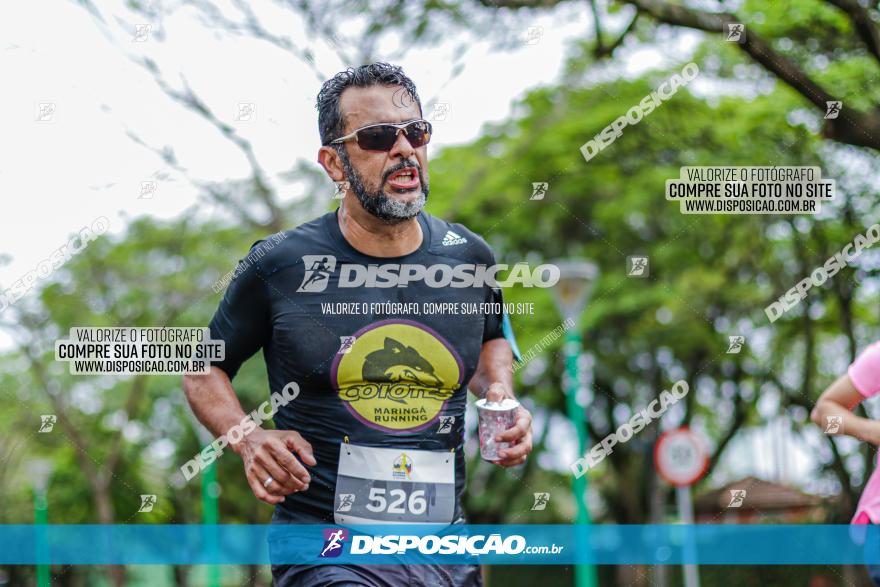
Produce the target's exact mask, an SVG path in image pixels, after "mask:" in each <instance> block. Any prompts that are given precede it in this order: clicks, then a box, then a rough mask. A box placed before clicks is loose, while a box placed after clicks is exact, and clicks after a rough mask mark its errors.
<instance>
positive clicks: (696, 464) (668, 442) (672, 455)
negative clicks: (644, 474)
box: [654, 427, 709, 487]
mask: <svg viewBox="0 0 880 587" xmlns="http://www.w3.org/2000/svg"><path fill="white" fill-rule="evenodd" d="M654 465H655V466H656V467H657V472H658V473H659V474H660V476H661V477H663V478H664V479H665V480H666V481H668V482H669V483H671V484H672V485H675V486H676V487H687V486H688V485H693V484H694V483H696V482H697V481H699V480H700V478H701V477H702V476H703V475H705V474H706V469H708V468H709V452H708V451H707V450H706V447H705V444H704V443H703V441H702V439H701V438H700V437H699V436H698V435H697V434H696V433H695V432H693V431H692V430H691V429H690V428H687V427H682V428H676V429H675V430H669V431H668V432H664V433H663V434H661V435H660V438H658V439H657V444H656V445H655V446H654Z"/></svg>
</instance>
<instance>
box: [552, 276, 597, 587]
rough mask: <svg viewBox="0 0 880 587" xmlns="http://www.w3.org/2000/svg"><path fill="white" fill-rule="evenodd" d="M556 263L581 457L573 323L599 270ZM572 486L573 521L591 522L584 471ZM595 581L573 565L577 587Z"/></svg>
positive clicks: (568, 395)
mask: <svg viewBox="0 0 880 587" xmlns="http://www.w3.org/2000/svg"><path fill="white" fill-rule="evenodd" d="M555 265H556V266H557V267H559V282H558V283H557V284H556V286H555V287H554V288H553V298H554V301H555V302H556V306H557V308H558V309H559V313H560V314H561V315H562V317H563V319H564V320H566V321H568V322H573V323H574V324H572V325H570V326H568V329H567V330H566V333H565V347H564V351H565V383H566V384H565V406H566V411H567V413H568V418H569V420H571V423H572V425H573V426H574V429H575V434H576V436H577V446H578V457H581V456H583V454H584V453H585V452H586V449H587V429H586V425H585V423H584V418H585V412H584V406H583V405H581V403H580V402H578V399H577V393H578V389H579V388H580V366H579V365H578V358H579V357H580V354H581V350H582V348H583V344H582V340H581V335H580V333H579V332H578V329H577V328H576V327H575V325H576V324H577V321H578V319H579V318H580V316H581V314H582V313H583V311H584V308H585V307H586V305H587V300H588V298H589V296H590V293H591V290H592V288H593V284H594V283H595V281H596V277H597V276H598V274H599V270H598V268H597V267H596V266H595V265H594V264H593V263H590V262H588V261H584V260H566V261H557V262H556V263H555ZM571 489H572V494H573V495H574V500H575V512H576V516H575V523H576V524H577V525H578V526H581V525H587V524H590V523H591V521H590V510H589V509H588V508H587V502H586V499H587V476H586V474H584V475H581V476H580V477H575V479H574V480H573V481H572V487H571ZM597 584H598V583H597V580H596V569H595V567H593V566H591V565H576V566H575V586H576V587H596V585H597Z"/></svg>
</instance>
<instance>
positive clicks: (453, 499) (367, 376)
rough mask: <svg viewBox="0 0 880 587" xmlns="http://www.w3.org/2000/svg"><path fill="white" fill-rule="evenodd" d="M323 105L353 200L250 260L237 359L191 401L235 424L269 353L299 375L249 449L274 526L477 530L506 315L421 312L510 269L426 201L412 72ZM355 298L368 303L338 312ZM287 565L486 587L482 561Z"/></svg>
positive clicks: (229, 306)
mask: <svg viewBox="0 0 880 587" xmlns="http://www.w3.org/2000/svg"><path fill="white" fill-rule="evenodd" d="M317 106H318V112H319V114H318V125H319V130H320V135H321V143H322V145H323V146H322V147H321V148H320V149H319V151H318V162H319V163H320V164H321V165H322V166H323V168H324V169H325V170H326V172H327V175H329V176H330V178H331V179H333V180H334V181H336V182H348V185H349V186H350V189H348V190H346V193H345V196H344V197H343V199H342V203H341V205H340V206H339V209H338V210H336V211H335V212H331V213H328V214H325V215H324V216H321V217H320V218H318V219H316V220H313V221H311V222H308V223H306V224H303V225H301V226H299V227H298V228H296V229H294V230H292V231H289V232H287V233H285V238H284V239H282V240H281V241H280V242H279V243H278V244H276V245H275V246H274V247H272V248H271V250H268V251H261V253H265V254H261V255H253V257H255V258H258V259H259V260H258V261H256V262H254V263H249V264H248V266H247V267H244V265H243V271H241V273H240V274H239V275H237V276H236V277H235V279H234V280H233V281H232V282H231V283H230V285H229V288H228V289H227V291H226V294H225V296H224V297H223V300H222V301H221V303H220V306H219V308H218V309H217V312H216V314H215V315H214V318H213V319H212V320H211V324H210V330H211V337H212V339H218V340H223V341H225V348H226V354H225V359H224V360H223V361H219V362H215V363H214V365H213V366H212V368H211V372H210V374H208V375H188V376H186V377H185V379H184V389H185V391H186V395H187V399H188V400H189V402H190V405H191V406H192V408H193V411H194V412H195V414H196V416H197V417H198V419H199V421H201V422H202V423H203V424H204V425H205V426H206V427H207V428H208V429H209V430H211V432H213V433H214V434H217V435H222V434H225V433H226V431H227V430H229V429H230V428H231V427H232V426H234V425H236V424H238V423H239V422H240V421H241V419H242V418H243V417H244V416H245V413H244V411H243V410H242V408H241V405H240V404H239V402H238V399H237V397H236V395H235V392H234V390H233V388H232V385H231V383H230V382H231V380H232V379H233V378H234V377H235V374H236V373H237V372H238V369H239V367H240V366H241V364H242V363H243V362H244V361H245V360H247V359H248V358H249V357H251V356H252V355H253V354H254V353H256V352H257V351H258V350H260V349H262V350H263V357H264V359H265V361H266V367H267V371H268V376H269V388H270V391H278V390H281V389H283V388H284V386H285V385H286V384H288V383H290V382H295V383H297V384H298V385H299V387H300V390H301V391H300V394H299V395H298V397H297V398H296V399H295V400H294V401H292V402H291V403H289V404H288V405H286V406H283V407H281V408H280V410H279V411H278V412H277V414H276V415H275V418H274V420H275V426H276V430H264V429H262V428H260V427H257V428H256V429H255V430H254V431H253V432H251V433H250V434H248V435H246V436H244V437H243V438H242V440H241V441H240V442H238V443H237V444H235V445H233V446H232V448H233V450H235V452H236V453H238V454H239V455H240V456H241V457H242V460H243V461H244V468H245V475H246V476H247V480H248V483H249V485H250V487H251V490H252V491H253V493H254V495H255V496H256V497H257V499H260V500H262V501H264V502H266V503H269V504H273V505H275V506H276V507H275V513H274V516H273V522H274V523H322V524H334V523H335V524H346V523H351V524H355V523H370V522H374V523H375V522H415V523H461V522H462V521H463V515H462V510H461V495H462V492H463V490H464V486H465V455H464V450H463V449H464V412H465V404H466V401H467V397H466V396H467V393H466V389H468V388H469V389H470V390H471V391H472V393H474V394H475V395H477V396H478V397H488V398H489V399H492V400H496V401H499V400H501V399H502V398H504V397H510V398H512V397H513V387H512V381H513V379H512V370H511V363H512V351H511V344H510V343H509V342H508V341H507V340H506V339H505V331H506V330H508V328H507V327H506V326H505V320H506V318H505V317H504V316H503V314H502V313H501V312H498V313H490V314H488V315H486V314H475V313H472V312H471V313H464V312H460V313H444V314H423V313H421V312H418V311H413V308H416V309H417V308H419V307H421V305H422V304H423V303H437V304H441V303H451V304H468V305H470V306H469V307H478V306H479V304H484V303H497V302H500V301H501V293H500V290H498V289H497V288H492V287H490V286H489V285H484V284H483V283H482V282H479V280H478V283H477V284H476V285H475V286H466V287H461V286H459V287H450V286H449V285H438V284H439V283H441V281H442V276H443V275H444V274H446V273H448V272H451V271H453V270H455V271H456V272H459V271H461V272H459V273H456V275H458V276H459V277H461V276H462V275H464V276H465V277H467V275H466V273H467V270H469V268H471V269H472V268H474V267H476V268H477V269H478V268H479V267H480V266H484V267H485V266H490V265H494V264H495V260H494V256H493V254H492V251H491V249H490V248H489V246H488V245H487V244H486V243H485V241H484V240H483V239H482V238H480V237H479V236H477V235H476V234H474V233H473V232H471V231H470V230H468V229H467V228H465V227H464V226H462V225H460V224H450V223H448V222H445V221H443V220H440V219H438V218H435V217H433V216H431V215H430V214H427V213H426V212H423V211H422V209H423V207H424V206H425V203H426V201H427V199H428V192H429V186H428V154H427V144H428V142H429V140H430V138H431V125H430V123H429V122H427V121H425V120H424V119H423V118H422V110H421V103H420V101H419V97H418V94H417V92H416V88H415V85H414V84H413V82H412V81H411V80H410V79H409V78H408V77H407V76H406V75H405V74H404V73H403V71H402V70H401V69H400V68H399V67H395V66H391V65H388V64H385V63H374V64H372V65H365V66H362V67H358V68H356V69H348V70H346V71H343V72H341V73H339V74H337V75H335V76H334V77H333V78H331V79H330V80H328V81H327V82H325V83H324V85H323V87H322V88H321V91H320V94H319V95H318V104H317ZM261 242H262V241H261ZM260 246H261V245H260V243H256V244H255V245H254V248H259V247H260ZM266 248H268V247H266ZM252 250H253V249H252ZM438 280H441V281H438ZM341 302H344V304H339V305H340V306H344V307H346V308H359V309H360V311H358V312H335V311H330V310H331V309H332V308H333V304H337V303H341ZM389 302H392V303H389ZM446 307H452V306H446ZM383 308H404V309H408V310H410V311H409V313H403V314H402V313H400V312H389V311H385V310H384V309H383ZM499 440H501V441H507V442H510V443H511V446H510V448H509V449H507V450H503V451H501V453H500V457H501V458H500V461H498V464H499V465H501V466H504V467H511V466H515V465H519V464H522V463H523V462H525V460H526V457H527V455H528V454H529V453H530V452H531V450H532V433H531V415H530V414H529V413H528V411H526V410H525V409H522V408H520V411H519V414H518V418H517V422H516V426H515V427H514V428H511V429H510V430H508V431H507V432H505V433H503V434H502V435H501V436H500V437H499ZM272 572H273V576H274V578H275V584H276V585H280V586H285V587H298V586H315V585H362V586H383V587H384V586H397V585H425V584H432V585H438V586H439V585H450V586H452V585H455V586H462V585H464V586H479V585H482V581H481V579H480V574H479V568H478V567H477V566H474V565H449V566H439V565H410V566H403V565H400V566H390V565H382V566H343V565H334V566H329V565H314V566H311V565H278V566H274V567H273V569H272Z"/></svg>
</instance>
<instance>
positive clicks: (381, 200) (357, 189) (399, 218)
mask: <svg viewBox="0 0 880 587" xmlns="http://www.w3.org/2000/svg"><path fill="white" fill-rule="evenodd" d="M337 152H338V153H339V158H340V159H342V169H343V171H345V177H346V179H347V180H348V185H349V187H350V188H351V190H352V191H353V192H354V195H355V197H357V199H358V201H359V202H360V203H361V206H363V207H364V210H366V211H367V212H369V213H370V214H372V215H373V216H375V217H376V218H379V219H380V220H382V221H384V222H386V223H388V224H399V223H401V222H403V221H404V220H409V219H410V218H415V217H416V216H417V215H418V214H419V212H421V211H422V209H423V208H424V207H425V204H426V203H427V202H428V192H429V191H430V189H429V187H428V186H427V185H426V184H425V181H424V178H423V177H422V173H421V170H419V179H420V180H421V184H422V192H421V193H420V194H419V196H418V197H417V198H416V199H415V200H412V201H410V202H406V203H404V202H400V201H398V200H395V199H393V198H389V197H388V196H387V195H386V194H385V192H384V191H382V190H381V189H379V190H377V191H375V192H371V191H370V190H368V189H367V187H366V186H365V185H364V178H363V177H362V176H361V174H359V173H358V172H357V171H355V169H354V167H352V165H351V161H350V160H349V159H348V153H347V152H346V151H345V147H343V148H342V149H338V150H337Z"/></svg>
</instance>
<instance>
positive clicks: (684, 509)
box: [675, 485, 700, 587]
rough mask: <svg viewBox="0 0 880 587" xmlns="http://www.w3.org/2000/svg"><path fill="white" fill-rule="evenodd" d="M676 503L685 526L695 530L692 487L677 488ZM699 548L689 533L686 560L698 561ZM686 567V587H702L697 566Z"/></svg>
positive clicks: (686, 541) (686, 539)
mask: <svg viewBox="0 0 880 587" xmlns="http://www.w3.org/2000/svg"><path fill="white" fill-rule="evenodd" d="M675 501H676V502H677V504H678V517H679V519H680V520H681V521H682V523H683V524H685V525H686V526H689V527H690V529H693V525H694V502H693V500H692V499H691V486H690V485H685V486H683V487H676V488H675ZM696 553H697V548H696V544H694V535H693V534H692V533H691V532H690V531H688V532H687V534H686V536H685V543H684V556H685V558H686V559H696V556H695V555H696ZM683 567H684V587H700V573H699V568H698V567H697V565H694V564H686V565H683Z"/></svg>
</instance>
